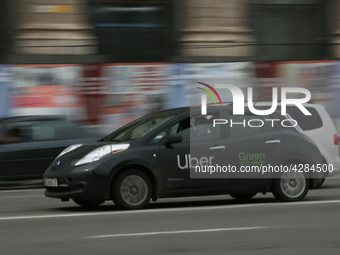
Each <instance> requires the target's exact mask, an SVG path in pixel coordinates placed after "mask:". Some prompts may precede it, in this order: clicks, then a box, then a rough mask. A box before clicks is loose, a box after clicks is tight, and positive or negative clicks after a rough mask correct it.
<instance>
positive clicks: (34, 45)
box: [0, 0, 340, 63]
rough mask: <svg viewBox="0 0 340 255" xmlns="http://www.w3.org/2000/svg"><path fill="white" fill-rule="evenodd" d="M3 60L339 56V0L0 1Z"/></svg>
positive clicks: (111, 61)
mask: <svg viewBox="0 0 340 255" xmlns="http://www.w3.org/2000/svg"><path fill="white" fill-rule="evenodd" d="M0 14H1V15H0V17H1V20H2V26H1V28H0V33H1V35H2V36H1V39H0V61H1V62H2V63H89V62H92V63H93V62H96V63H98V62H110V63H119V62H120V63H122V62H225V61H265V60H268V61H274V60H275V61H277V60H325V59H338V58H339V57H340V44H339V42H340V38H339V36H340V32H339V31H340V27H339V26H340V0H294V1H293V0H139V1H136V0H54V1H51V0H1V1H0Z"/></svg>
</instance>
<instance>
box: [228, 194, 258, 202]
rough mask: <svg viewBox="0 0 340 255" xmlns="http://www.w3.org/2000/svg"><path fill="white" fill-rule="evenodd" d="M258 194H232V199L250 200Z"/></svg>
mask: <svg viewBox="0 0 340 255" xmlns="http://www.w3.org/2000/svg"><path fill="white" fill-rule="evenodd" d="M256 194H257V193H247V194H230V196H231V197H233V198H236V199H238V200H249V199H252V198H253V197H255V196H256Z"/></svg>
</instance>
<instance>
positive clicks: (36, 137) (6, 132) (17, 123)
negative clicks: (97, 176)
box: [0, 116, 102, 180]
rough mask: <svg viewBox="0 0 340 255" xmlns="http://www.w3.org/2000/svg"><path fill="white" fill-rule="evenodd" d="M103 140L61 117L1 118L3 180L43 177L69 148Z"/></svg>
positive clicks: (0, 139) (0, 135) (99, 136)
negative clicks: (53, 162)
mask: <svg viewBox="0 0 340 255" xmlns="http://www.w3.org/2000/svg"><path fill="white" fill-rule="evenodd" d="M100 138H102V136H101V135H99V134H96V133H91V132H89V131H87V130H86V129H85V128H84V127H82V126H79V125H77V124H76V123H74V122H71V121H68V120H66V119H64V118H63V117H59V116H23V117H8V118H1V119H0V180H27V179H39V178H42V177H43V174H44V172H45V170H46V169H47V168H48V166H49V165H50V164H51V163H52V161H53V160H54V159H55V158H56V157H57V156H58V155H59V153H60V152H62V151H63V150H64V149H65V148H66V147H68V146H70V145H72V144H81V143H87V142H91V141H95V140H98V139H100Z"/></svg>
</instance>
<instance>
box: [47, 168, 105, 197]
mask: <svg viewBox="0 0 340 255" xmlns="http://www.w3.org/2000/svg"><path fill="white" fill-rule="evenodd" d="M45 178H52V179H57V180H58V187H47V186H45V187H46V191H45V196H47V197H51V198H59V199H65V198H66V199H67V198H71V199H86V200H107V199H109V193H110V192H109V190H110V181H109V178H110V170H109V169H108V168H107V167H106V166H105V165H104V164H102V162H94V163H90V164H85V165H81V166H77V167H75V166H71V165H70V166H63V167H60V169H54V168H53V164H52V165H51V166H50V167H49V168H48V169H47V170H46V172H45V174H44V179H45Z"/></svg>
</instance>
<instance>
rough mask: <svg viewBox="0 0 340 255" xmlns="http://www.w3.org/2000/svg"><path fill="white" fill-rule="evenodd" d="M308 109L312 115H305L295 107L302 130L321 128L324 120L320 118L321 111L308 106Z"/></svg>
mask: <svg viewBox="0 0 340 255" xmlns="http://www.w3.org/2000/svg"><path fill="white" fill-rule="evenodd" d="M306 109H307V110H308V111H309V112H310V113H311V114H312V115H304V114H303V112H301V110H300V109H295V113H296V120H297V121H298V123H299V126H300V127H301V128H302V130H304V131H308V130H313V129H317V128H321V127H322V120H321V118H320V115H319V113H318V112H317V111H316V110H315V109H314V108H311V107H306ZM292 117H293V116H292ZM293 118H294V117H293Z"/></svg>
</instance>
